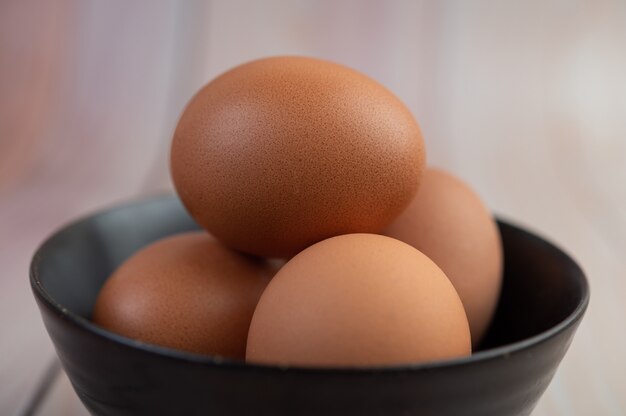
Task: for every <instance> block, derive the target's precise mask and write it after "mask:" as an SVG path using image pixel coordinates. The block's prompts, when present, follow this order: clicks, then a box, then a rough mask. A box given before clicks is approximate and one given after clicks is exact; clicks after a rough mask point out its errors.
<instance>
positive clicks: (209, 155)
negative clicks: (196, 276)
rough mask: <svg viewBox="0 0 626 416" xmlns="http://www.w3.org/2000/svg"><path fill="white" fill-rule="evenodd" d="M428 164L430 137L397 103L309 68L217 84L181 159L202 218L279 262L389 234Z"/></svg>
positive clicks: (279, 62)
mask: <svg viewBox="0 0 626 416" xmlns="http://www.w3.org/2000/svg"><path fill="white" fill-rule="evenodd" d="M424 160H425V151H424V145H423V140H422V135H421V132H420V129H419V126H418V124H417V122H416V120H415V119H414V118H413V116H412V115H411V113H410V112H409V110H408V109H407V108H406V107H405V106H404V104H403V103H402V102H401V101H400V100H399V99H398V98H397V97H395V96H394V95H393V94H392V93H391V92H390V91H388V90H387V89H386V88H384V87H383V86H381V85H380V84H378V83H377V82H375V81H373V80H372V79H370V78H368V77H366V76H365V75H363V74H361V73H359V72H357V71H354V70H352V69H349V68H347V67H345V66H341V65H338V64H334V63H331V62H327V61H323V60H319V59H314V58H305V57H273V58H266V59H261V60H257V61H253V62H250V63H247V64H243V65H241V66H238V67H236V68H234V69H231V70H230V71H228V72H226V73H224V74H223V75H221V76H219V77H218V78H216V79H215V80H213V81H212V82H210V83H209V84H208V85H206V86H205V87H204V88H202V89H201V90H200V91H199V92H198V93H197V94H196V95H195V96H194V97H193V99H192V100H191V101H190V103H189V104H188V105H187V107H186V109H185V110H184V112H183V114H182V116H181V118H180V120H179V123H178V126H177V128H176V131H175V133H174V137H173V140H172V146H171V152H170V167H171V175H172V179H173V182H174V185H175V188H176V190H177V192H178V195H179V196H180V198H181V199H182V201H183V203H184V205H185V207H186V208H187V210H188V211H189V212H190V214H191V215H192V216H193V218H194V219H195V220H196V221H197V222H198V223H199V224H200V225H202V226H203V227H204V228H205V229H206V230H208V231H209V232H210V233H211V234H212V235H214V236H215V237H216V238H218V239H219V240H220V241H221V242H223V243H224V244H226V245H227V246H229V247H231V248H234V249H236V250H240V251H243V252H247V253H251V254H255V255H259V256H268V257H290V256H292V255H294V254H296V253H298V252H299V251H301V250H302V249H304V248H306V247H307V246H309V245H311V244H313V243H315V242H317V241H320V240H323V239H325V238H328V237H332V236H335V235H340V234H346V233H351V232H379V231H381V230H382V229H383V228H384V227H385V226H387V225H388V224H389V223H390V222H391V221H392V220H393V219H394V218H395V217H397V216H398V215H399V214H400V213H401V212H402V211H403V210H404V209H405V208H406V206H407V205H408V204H409V202H410V201H411V199H412V198H413V196H414V195H415V192H417V188H418V185H419V181H420V177H421V174H422V171H423V168H424Z"/></svg>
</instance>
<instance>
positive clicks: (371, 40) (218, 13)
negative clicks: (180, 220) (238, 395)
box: [0, 0, 626, 416]
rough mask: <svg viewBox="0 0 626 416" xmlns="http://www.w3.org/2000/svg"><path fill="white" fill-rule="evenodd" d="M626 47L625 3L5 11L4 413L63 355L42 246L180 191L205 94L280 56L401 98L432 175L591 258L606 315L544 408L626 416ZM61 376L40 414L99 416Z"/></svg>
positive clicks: (40, 7)
mask: <svg viewBox="0 0 626 416" xmlns="http://www.w3.org/2000/svg"><path fill="white" fill-rule="evenodd" d="M625 52H626V1H624V0H596V1H594V0H569V1H564V0H552V1H542V0H527V1H486V0H474V1H461V0H458V1H453V0H445V1H434V0H431V1H382V0H380V1H374V0H371V1H358V0H339V1H332V0H326V1H313V0H292V1H287V0H266V1H263V2H253V1H243V0H236V1H233V0H212V1H200V0H188V1H179V2H176V1H134V2H123V1H106V2H105V1H95V0H83V1H63V0H51V1H34V0H26V1H25V0H2V1H0V330H1V331H2V335H1V336H0V386H2V387H1V388H0V414H2V415H13V414H20V412H24V411H25V410H27V409H28V408H29V403H32V401H33V397H34V396H36V386H37V385H38V384H39V383H40V381H41V378H42V376H43V375H44V374H45V371H46V368H48V365H49V363H50V362H51V360H53V357H54V352H53V348H52V345H51V342H50V341H49V339H48V337H47V334H46V332H45V329H44V327H43V325H42V323H41V319H40V317H39V313H38V310H37V307H36V305H35V302H34V299H33V297H32V295H31V293H30V288H29V285H28V279H27V275H28V263H29V261H30V257H31V255H32V253H33V251H34V250H35V248H36V246H37V245H38V244H39V243H40V242H41V241H42V240H43V239H44V238H45V237H46V236H47V235H48V234H49V233H50V232H52V231H53V230H54V229H56V228H58V227H59V226H61V225H62V224H64V223H65V222H67V221H69V220H72V219H75V218H76V217H77V216H81V215H85V214H88V213H91V212H92V211H93V210H96V209H101V208H105V207H108V206H110V205H113V204H115V203H118V202H122V201H126V200H128V199H135V198H140V197H141V196H144V195H147V194H154V193H158V192H162V191H167V190H171V183H170V180H169V173H168V150H169V140H170V138H171V135H172V132H173V129H174V127H175V125H176V122H177V118H178V116H179V115H180V112H181V111H182V109H183V107H184V105H185V103H186V101H187V100H188V99H189V98H190V97H191V95H192V94H193V93H194V92H195V91H196V90H197V89H198V88H199V87H200V86H202V85H203V84H204V83H206V82H207V81H208V80H210V79H211V78H213V77H215V76H216V75H217V74H219V73H221V72H222V71H225V70H226V69H228V68H230V67H232V66H234V65H237V64H240V63H242V62H245V61H247V60H250V59H254V58H259V57H264V56H268V55H276V54H298V55H310V56H316V57H321V58H325V59H329V60H333V61H336V62H339V63H342V64H345V65H348V66H351V67H354V68H355V69H357V70H360V71H362V72H364V73H366V74H368V75H370V76H371V77H373V78H374V79H376V80H378V81H380V82H381V83H383V84H384V85H386V86H387V87H389V88H390V89H391V90H392V91H393V92H395V93H396V94H397V95H398V96H399V97H400V98H401V99H402V100H403V101H404V102H405V103H406V104H407V105H408V107H409V108H410V109H411V110H412V111H413V113H414V115H415V117H416V118H417V119H418V121H419V122H420V124H421V127H422V130H423V134H424V136H425V139H426V145H427V149H428V158H429V163H430V164H432V165H436V166H439V167H443V168H446V169H448V170H450V171H452V172H454V173H456V174H457V175H459V176H460V177H461V178H463V179H464V180H466V181H467V182H468V183H470V184H471V185H472V186H473V187H474V188H475V189H476V190H477V191H478V193H479V194H480V195H481V196H482V197H483V198H484V200H485V202H486V203H487V204H488V205H489V206H490V207H491V208H492V209H493V210H494V211H495V212H496V213H498V214H499V215H501V216H503V217H505V218H507V219H510V220H513V221H515V222H517V223H519V224H522V225H525V226H527V227H529V228H531V229H534V230H537V231H539V232H540V234H543V235H544V236H546V237H548V238H549V239H551V240H553V241H555V242H556V243H558V244H559V245H561V246H562V247H563V248H565V249H566V251H568V252H570V253H571V254H572V255H573V256H574V257H575V258H576V259H577V260H578V261H579V262H580V264H581V265H582V267H583V268H584V269H585V271H586V272H587V274H588V277H589V279H590V283H591V288H592V301H591V305H590V308H589V310H588V313H587V315H586V317H585V319H584V321H583V323H582V325H581V327H580V330H579V332H578V333H577V336H576V338H575V341H574V343H573V345H572V347H571V349H570V351H569V353H568V354H567V356H566V358H565V359H564V361H563V363H562V365H561V367H560V369H559V371H558V373H557V375H556V376H555V378H554V380H553V382H552V384H551V386H550V387H549V389H548V391H547V392H546V394H545V395H544V397H543V398H542V399H541V401H540V402H539V405H538V407H537V408H536V410H535V412H534V415H568V416H571V415H581V416H582V415H585V416H587V415H624V414H626V413H625V412H626V359H625V358H624V353H625V352H626V333H625V330H624V328H625V326H624V321H625V320H626V302H624V296H626V259H625V257H626V256H624V253H625V252H626V53H625ZM529 308H532V305H529ZM53 380H54V383H53V385H52V388H51V390H50V392H49V394H48V395H46V397H45V398H44V399H43V402H42V403H41V407H40V408H39V410H38V412H37V414H41V415H43V414H48V415H69V416H71V415H84V414H86V411H85V410H84V408H83V407H82V405H81V404H80V402H79V401H78V399H77V398H76V396H75V394H74V392H73V391H72V390H71V387H70V386H69V383H68V381H67V379H66V378H65V376H64V375H63V374H59V375H57V376H55V377H54V379H53Z"/></svg>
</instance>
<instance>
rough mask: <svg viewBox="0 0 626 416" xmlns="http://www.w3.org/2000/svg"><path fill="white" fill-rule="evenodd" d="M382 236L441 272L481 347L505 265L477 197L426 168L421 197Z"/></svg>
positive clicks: (451, 178) (490, 219)
mask: <svg viewBox="0 0 626 416" xmlns="http://www.w3.org/2000/svg"><path fill="white" fill-rule="evenodd" d="M384 234H385V235H388V236H390V237H394V238H397V239H399V240H402V241H404V242H406V243H408V244H410V245H412V246H413V247H415V248H417V249H418V250H420V251H422V252H423V253H424V254H426V255H427V256H428V257H430V258H431V259H432V260H433V261H434V262H435V263H436V264H437V265H438V266H439V267H441V269H442V270H443V271H444V272H445V274H446V275H447V276H448V277H449V278H450V280H451V281H452V284H454V287H455V288H456V290H457V292H458V293H459V296H460V297H461V300H462V301H463V304H464V306H465V309H466V312H467V317H468V320H469V324H470V329H471V332H472V343H473V345H474V346H477V345H478V344H479V343H480V341H481V339H482V338H483V336H484V335H485V332H486V331H487V329H488V327H489V324H490V323H491V320H492V318H493V315H494V313H495V310H496V307H497V304H498V299H499V296H500V287H501V285H502V262H503V261H502V243H501V241H500V233H499V231H498V227H497V225H496V222H495V220H494V218H493V216H492V214H491V212H489V210H488V209H487V208H486V206H485V205H484V204H483V202H482V201H481V199H480V198H479V197H478V195H477V194H476V193H475V192H474V191H473V190H472V189H471V188H470V187H469V186H468V185H467V184H465V183H464V182H462V181H461V180H459V179H458V178H456V177H454V176H452V175H450V174H449V173H446V172H444V171H441V170H438V169H432V168H428V169H426V171H425V173H424V176H423V178H422V184H421V186H420V189H419V191H418V193H417V196H416V197H415V199H414V200H413V201H412V202H411V204H410V205H409V207H408V208H407V210H406V211H405V212H404V213H403V214H402V215H401V216H400V217H399V218H397V219H396V220H395V221H394V222H393V223H392V224H391V226H389V227H388V228H387V229H386V230H385V232H384Z"/></svg>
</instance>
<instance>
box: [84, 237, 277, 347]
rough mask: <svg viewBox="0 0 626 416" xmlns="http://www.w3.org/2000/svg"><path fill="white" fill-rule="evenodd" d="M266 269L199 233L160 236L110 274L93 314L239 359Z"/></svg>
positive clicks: (138, 334)
mask: <svg viewBox="0 0 626 416" xmlns="http://www.w3.org/2000/svg"><path fill="white" fill-rule="evenodd" d="M274 272H275V269H274V268H272V267H271V266H269V265H267V264H266V263H265V262H261V261H260V260H256V259H253V258H250V257H247V256H244V255H241V254H238V253H236V252H233V251H231V250H230V249H227V248H226V247H224V246H222V245H221V244H219V243H218V242H217V241H215V240H214V239H213V238H211V237H210V236H209V235H207V234H206V233H200V232H191V233H185V234H180V235H176V236H173V237H168V238H165V239H163V240H160V241H158V242H156V243H153V244H151V245H149V246H147V247H145V248H144V249H142V250H140V251H139V252H137V253H136V254H135V255H133V256H132V257H131V258H129V259H128V260H126V262H124V263H123V264H122V265H121V266H120V267H119V268H118V269H117V270H116V271H115V272H114V273H113V275H112V276H111V277H110V278H109V279H108V280H107V281H106V282H105V285H104V287H103V288H102V290H101V292H100V294H99V296H98V299H97V302H96V306H95V308H94V312H93V320H94V322H95V323H96V324H98V325H101V326H103V327H104V328H106V329H108V330H110V331H112V332H116V333H118V334H121V335H124V336H126V337H129V338H134V339H137V340H140V341H143V342H147V343H152V344H157V345H161V346H164V347H169V348H174V349H179V350H185V351H191V352H195V353H199V354H209V355H220V356H225V357H230V358H237V359H243V358H244V355H245V347H246V338H247V335H248V327H249V325H250V319H251V318H252V313H253V312H254V308H255V306H256V303H257V301H258V299H259V296H260V295H261V292H262V291H263V289H264V288H265V286H266V285H267V283H268V282H269V279H270V278H271V276H272V275H273V274H274Z"/></svg>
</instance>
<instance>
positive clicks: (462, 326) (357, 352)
mask: <svg viewBox="0 0 626 416" xmlns="http://www.w3.org/2000/svg"><path fill="white" fill-rule="evenodd" d="M470 353H471V345H470V333H469V327H468V324H467V318H466V316H465V311H464V310H463V305H462V304H461V301H460V299H459V297H458V295H457V293H456V291H455V290H454V287H453V286H452V284H451V283H450V281H449V280H448V278H447V277H446V276H445V275H444V274H443V272H442V271H441V270H440V269H439V268H438V267H437V266H436V265H435V264H434V263H433V262H432V261H431V260H430V259H428V257H426V256H425V255H424V254H422V253H420V252H419V251H417V250H416V249H414V248H413V247H411V246H409V245H407V244H405V243H402V242H400V241H398V240H394V239H392V238H389V237H385V236H381V235H374V234H349V235H342V236H338V237H333V238H330V239H327V240H324V241H322V242H320V243H317V244H315V245H313V246H311V247H309V248H307V249H306V250H304V251H303V252H301V253H299V254H298V255H296V256H295V257H294V258H293V259H291V260H290V261H289V262H288V263H287V264H286V265H285V266H283V268H282V269H281V270H280V271H279V272H278V273H277V274H276V276H275V277H274V278H273V279H272V281H271V282H270V284H269V285H268V287H267V288H266V290H265V292H263V295H262V296H261V299H260V300H259V304H258V305H257V308H256V310H255V312H254V316H253V318H252V322H251V324H250V332H249V334H248V347H247V351H246V361H248V362H253V363H263V364H279V365H294V366H305V367H309V366H313V367H355V366H379V365H395V364H407V363H419V362H425V361H433V360H442V359H447V358H453V357H461V356H465V355H469V354H470Z"/></svg>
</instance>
